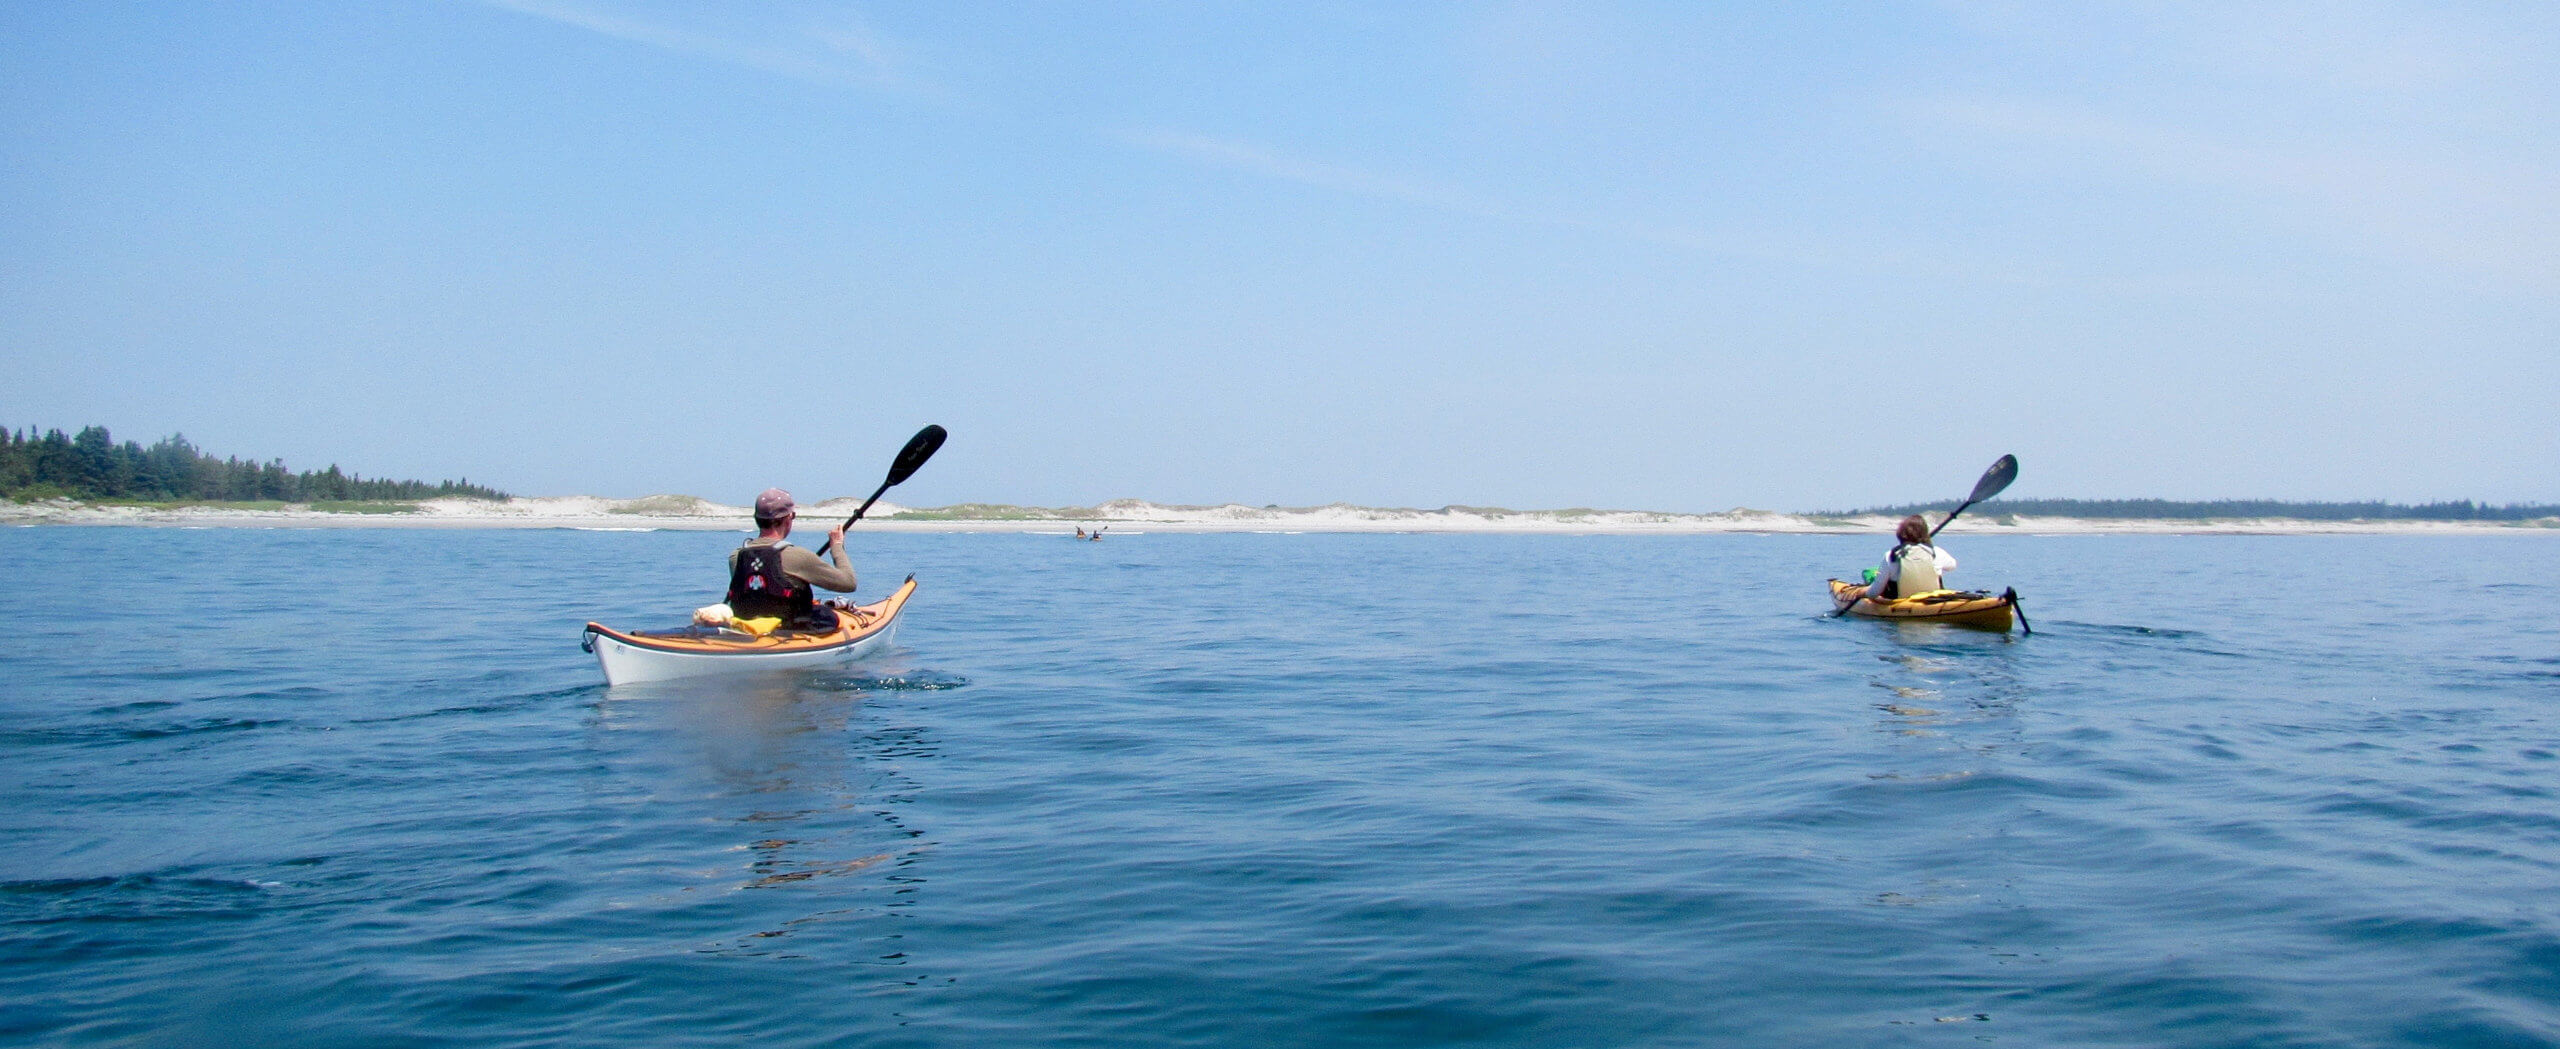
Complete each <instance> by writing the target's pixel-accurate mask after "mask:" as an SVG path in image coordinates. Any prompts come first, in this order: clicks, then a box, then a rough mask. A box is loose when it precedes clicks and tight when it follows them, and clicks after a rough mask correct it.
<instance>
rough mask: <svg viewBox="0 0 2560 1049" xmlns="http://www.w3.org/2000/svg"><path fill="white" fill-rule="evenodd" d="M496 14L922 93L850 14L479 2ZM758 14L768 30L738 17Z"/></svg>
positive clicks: (530, 0)
mask: <svg viewBox="0 0 2560 1049" xmlns="http://www.w3.org/2000/svg"><path fill="white" fill-rule="evenodd" d="M479 2H481V3H484V4H487V5H489V6H491V7H496V8H500V9H503V10H507V11H513V12H515V13H517V14H522V15H529V16H531V17H534V18H540V19H544V20H547V21H551V22H557V23H560V24H562V25H567V26H573V27H576V28H578V29H583V30H587V31H588V32H592V33H600V34H602V35H605V36H609V37H613V38H615V39H618V40H628V41H630V42H632V43H636V44H644V45H647V46H649V47H654V48H658V49H660V50H664V51H668V52H672V53H675V54H680V55H687V56H691V57H694V58H701V59H707V60H710V61H714V62H720V63H724V64H728V65H733V66H739V67H742V68H747V69H754V70H758V71H761V72H765V73H771V74H774V75H776V76H781V77H788V78H790V79H793V80H799V81H804V82H807V83H813V84H823V85H827V86H831V87H864V88H893V89H908V90H912V89H917V88H920V87H921V86H922V85H921V84H919V83H918V82H917V81H916V79H915V78H914V76H913V75H912V73H911V72H909V70H908V69H907V63H906V62H905V61H904V60H903V59H902V56H900V55H899V53H898V52H897V50H896V49H895V48H893V47H891V46H890V45H889V44H888V43H887V42H886V41H884V40H882V39H881V38H880V37H879V35H878V34H876V33H874V32H873V31H872V30H871V29H870V27H868V26H866V25H864V24H862V23H861V22H860V21H858V20H856V19H855V18H854V17H853V16H852V15H851V14H849V13H846V12H842V11H830V12H828V14H827V15H826V16H825V19H824V21H818V20H815V19H810V20H805V21H803V22H801V23H799V24H795V25H787V26H779V25H772V24H769V23H770V21H771V19H770V14H771V11H770V9H758V8H745V7H731V6H729V5H709V6H706V7H704V8H698V9H677V10H678V11H684V12H698V11H712V12H718V13H721V14H722V15H723V21H721V22H720V23H719V24H716V25H704V24H702V23H703V21H704V19H703V18H702V17H701V16H700V15H699V14H691V15H690V16H689V17H688V16H686V15H680V14H677V13H673V12H664V11H662V12H656V13H646V12H643V11H641V10H639V9H638V8H637V7H635V6H634V5H630V4H614V3H605V2H597V0H479ZM750 10H754V11H759V12H760V13H762V14H764V15H765V16H766V21H767V23H768V24H765V25H755V24H751V21H750V20H746V19H740V18H736V17H731V16H733V15H734V14H735V13H736V12H739V11H750Z"/></svg>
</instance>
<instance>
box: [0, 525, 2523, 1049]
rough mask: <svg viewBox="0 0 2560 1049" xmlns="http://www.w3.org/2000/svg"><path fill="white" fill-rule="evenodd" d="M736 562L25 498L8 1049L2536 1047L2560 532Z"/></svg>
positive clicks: (17, 558) (638, 540)
mask: <svg viewBox="0 0 2560 1049" xmlns="http://www.w3.org/2000/svg"><path fill="white" fill-rule="evenodd" d="M736 538H737V537H735V536H728V535H720V534H707V533H682V532H665V533H591V532H576V531H457V532H447V531H400V530H379V531H377V530H276V531H259V530H239V529H216V530H195V531H181V530H160V529H115V528H42V529H10V530H6V531H0V581H5V582H6V584H7V585H6V591H5V592H6V594H7V601H8V612H9V613H10V618H11V620H12V626H11V628H10V630H8V631H7V632H6V633H5V635H0V1044H8V1045H48V1046H51V1045H65V1046H88V1045H130V1046H222V1045H261V1046H487V1045H540V1046H613V1047H617V1049H627V1047H630V1046H635V1045H639V1046H691V1045H702V1046H735V1045H749V1044H752V1045H757V1046H803V1045H829V1046H836V1045H842V1046H854V1045H859V1046H971V1047H981V1046H995V1047H1002V1046H1114V1047H1120V1046H1244V1045H1251V1046H1429V1045H1469V1046H1677V1045H1750V1046H1768V1045H1779V1046H1902V1045H1911V1046H1939V1045H1955V1044H1978V1043H1983V1042H1990V1043H1997V1044H2009V1045H2028V1046H2045V1045H2143V1046H2169V1045H2175V1046H2295V1045H2299V1046H2396V1045H2408V1046H2460V1045H2483V1046H2508V1045H2516V1046H2522V1045H2553V1044H2560V793H2556V792H2560V716H2555V701H2560V627H2555V625H2554V622H2555V620H2554V617H2553V609H2552V605H2551V601H2550V598H2549V593H2548V591H2549V586H2550V582H2549V581H2550V580H2552V579H2555V578H2560V536H2553V535H2544V534H2527V535H2516V536H2473V537H2455V538H2416V537H2294V538H2277V537H2106V536H2088V537H2059V538H2057V537H1985V536H1972V537H1959V536H1958V535H1955V534H1950V536H1949V537H1948V538H1949V540H1950V542H1949V544H1948V545H1949V546H1950V548H1951V549H1953V550H1954V551H1955V552H1957V553H1958V554H1959V555H1960V556H1961V557H1962V558H1963V561H1964V568H1963V571H1962V572H1961V573H1959V574H1958V576H1957V581H1958V582H1969V583H1972V584H1975V585H1991V586H1995V587H1996V586H2001V585H2015V586H2017V587H2018V588H2019V590H2020V591H2021V592H2022V593H2023V594H2025V595H2026V599H2027V603H2026V610H2027V612H2028V614H2029V616H2030V617H2031V620H2032V622H2033V624H2034V626H2035V628H2036V632H2035V634H2034V635H2033V636H2032V637H2021V636H2017V635H2009V636H1999V635H1987V634H1981V633H1971V632H1962V631H1954V630H1949V629H1946V628H1934V627H1919V628H1906V627H1897V626H1893V625H1888V624H1879V623H1874V622H1867V621H1861V620H1833V619H1827V618H1823V617H1822V616H1821V615H1820V613H1821V612H1822V611H1823V610H1824V609H1825V608H1826V602H1825V599H1824V595H1823V592H1822V587H1821V580H1822V579H1823V578H1824V577H1825V576H1826V575H1830V574H1845V573H1850V572H1854V571H1856V570H1857V568H1858V567H1859V566H1860V565H1861V564H1862V563H1864V562H1866V561H1867V560H1869V559H1872V558H1873V557H1874V556H1875V555H1877V554H1878V553H1880V552H1881V549H1882V545H1883V544H1882V543H1880V542H1878V541H1876V540H1874V539H1853V538H1846V537H1820V536H1755V535H1737V536H1697V537H1610V536H1535V537H1488V536H1447V535H1440V536H1395V535H1388V536H1341V535H1206V536H1200V535H1178V534H1162V533H1159V534H1151V535H1125V536H1124V535H1122V534H1120V532H1119V531H1118V530H1115V531H1114V532H1113V533H1112V538H1111V539H1109V540H1107V541H1105V542H1102V543H1076V542H1071V541H1069V540H1067V539H1064V538H1058V537H1052V536H1022V535H993V534H991V535H915V534H888V533H868V534H864V533H857V534H856V536H855V543H854V547H853V549H854V552H855V554H856V566H857V568H858V569H859V570H860V571H861V572H862V575H863V578H864V580H865V586H864V592H865V593H866V594H869V593H874V592H879V593H885V592H886V590H887V589H888V586H889V584H891V583H894V582H895V581H896V580H897V579H898V578H899V577H900V576H902V575H904V574H905V573H909V572H913V573H915V574H916V575H917V576H918V577H919V578H920V579H921V581H922V583H923V587H922V589H921V590H920V591H919V593H918V596H917V597H916V599H915V601H914V602H913V603H912V604H911V605H909V606H908V610H907V619H906V621H905V623H904V626H903V629H902V632H901V634H900V639H899V640H900V644H899V647H898V649H897V650H896V651H895V652H894V653H893V654H891V655H890V656H888V657H886V658H884V659H881V660H879V661H877V662H875V663H871V664H866V665H862V666H858V667H855V668H852V669H851V670H847V671H836V672H827V673H820V674H815V675H811V676H803V677H787V678H781V679H777V680H772V681H764V682H751V683H717V682H715V683H707V684H705V683H696V684H690V685H682V686H660V687H647V688H625V689H615V690H607V689H606V688H604V687H603V685H602V683H601V681H602V679H601V676H600V675H599V674H598V672H597V670H596V667H595V665H594V663H593V661H592V659H591V657H588V656H586V655H584V654H582V653H581V652H579V650H578V645H577V641H578V626H579V624H580V623H582V622H583V621H585V620H587V619H590V618H594V619H601V620H604V621H606V622H610V623H616V624H633V625H654V624H659V623H670V622H674V621H677V620H679V619H680V618H681V616H682V614H683V613H684V612H685V611H686V610H688V609H690V608H691V607H693V606H694V605H697V604H701V603H704V602H706V601H708V600H710V599H712V598H713V597H714V596H716V595H715V594H714V593H713V591H714V590H715V589H716V588H717V586H718V584H719V582H720V579H719V568H718V566H719V561H720V557H721V555H722V553H723V552H724V550H725V549H726V548H727V547H728V546H729V545H730V544H731V543H733V542H734V541H735V539H736ZM2124 578H2140V579H2146V580H2149V581H2150V582H2149V585H2147V586H2146V587H2145V589H2144V590H2143V591H2142V592H2140V593H2138V594H2131V595H2127V594H2122V593H2108V592H2101V591H2100V590H2099V589H2097V588H2096V583H2095V582H2094V581H2096V580H2100V579H2110V580H2113V579H2124ZM2323 578H2343V579H2348V580H2353V581H2354V582H2355V587H2354V589H2353V590H2352V591H2351V592H2346V593H2339V594H2323V593H2321V592H2320V589H2319V588H2318V587H2316V586H2314V585H2313V584H2314V582H2315V581H2316V580H2319V579H2323ZM2083 587H2085V588H2088V589H2075V588H2083Z"/></svg>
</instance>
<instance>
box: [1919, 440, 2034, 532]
mask: <svg viewBox="0 0 2560 1049" xmlns="http://www.w3.org/2000/svg"><path fill="white" fill-rule="evenodd" d="M2017 479H2018V457H2017V456H2014V455H2004V456H2001V457H2000V461H1999V462H1996V463H1993V464H1991V468H1990V469H1988V470H1984V471H1982V479H1981V480H1979V481H1975V482H1974V483H1973V494H1972V495H1968V496H1966V497H1965V498H1964V502H1962V503H1959V504H1957V506H1956V508H1955V510H1953V511H1952V512H1950V513H1948V514H1947V520H1946V521H1940V522H1938V527H1937V528H1932V529H1930V530H1929V538H1931V539H1935V538H1937V537H1938V529H1940V528H1945V527H1946V526H1947V523H1948V522H1949V521H1953V520H1955V519H1956V514H1960V513H1963V512H1964V511H1965V507H1968V506H1972V505H1973V504H1975V503H1978V502H1981V501H1983V500H1985V499H1989V498H1991V497H1992V496H1995V495H1998V494H2000V491H2001V490H2002V489H2004V488H2007V487H2009V482H2011V481H2015V480H2017Z"/></svg>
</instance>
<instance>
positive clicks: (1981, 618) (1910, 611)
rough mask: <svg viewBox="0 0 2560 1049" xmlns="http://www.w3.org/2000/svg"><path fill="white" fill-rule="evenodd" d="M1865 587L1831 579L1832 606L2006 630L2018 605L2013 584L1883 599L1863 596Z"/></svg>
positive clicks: (1860, 612)
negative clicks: (1998, 588)
mask: <svg viewBox="0 0 2560 1049" xmlns="http://www.w3.org/2000/svg"><path fill="white" fill-rule="evenodd" d="M1866 589H1867V588H1866V587H1865V586H1864V585H1863V584H1859V583H1849V582H1843V581H1841V580H1838V579H1834V580H1832V581H1831V607H1832V609H1833V610H1834V611H1838V610H1840V609H1842V608H1846V609H1847V610H1848V612H1849V614H1850V615H1853V616H1866V617H1868V618H1870V619H1893V620H1900V621H1903V622H1910V623H1945V624H1948V625H1950V626H1966V627H1977V628H1980V629H1983V630H2007V629H2009V619H2010V616H2011V613H2012V611H2013V610H2015V609H2016V608H2017V607H2018V591H2017V589H2016V588H2014V587H2013V588H2011V589H2008V590H2005V591H2002V592H2000V593H1997V594H1993V593H1985V592H1983V591H1980V590H1929V591H1924V592H1922V593H1917V594H1913V595H1911V596H1909V597H1897V598H1892V599H1889V600H1884V601H1877V600H1874V599H1872V598H1869V597H1867V596H1866Z"/></svg>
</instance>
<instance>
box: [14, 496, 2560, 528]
mask: <svg viewBox="0 0 2560 1049" xmlns="http://www.w3.org/2000/svg"><path fill="white" fill-rule="evenodd" d="M859 505H860V500H858V499H852V498H837V499H830V500H827V501H825V502H820V503H816V504H812V505H809V506H805V507H803V511H802V517H803V518H805V519H806V520H807V521H809V522H818V521H825V520H829V519H831V518H836V517H841V516H848V515H850V514H852V513H853V510H854V508H855V507H857V506H859ZM416 507H417V509H415V510H414V511H407V512H390V513H349V512H331V511H322V510H317V509H312V508H310V507H306V506H298V505H287V506H284V507H282V508H279V509H242V508H233V507H218V506H200V507H174V508H164V507H148V506H124V505H87V504H82V503H77V502H72V501H69V500H48V501H42V502H34V503H6V502H0V526H20V527H26V526H37V525H74V526H76V525H88V526H136V527H164V528H165V527H180V528H183V527H199V528H201V527H233V528H578V529H591V530H613V531H646V530H661V529H682V530H693V531H748V530H751V529H752V528H753V522H752V520H751V519H750V515H749V513H748V510H747V508H746V507H743V506H727V505H722V504H719V503H714V502H710V501H708V500H704V499H699V498H695V497H692V496H678V495H657V496H648V497H644V498H639V499H608V498H602V497H596V496H550V497H538V498H517V499H509V500H505V501H492V500H477V499H437V500H429V501H426V502H422V503H418V504H416ZM1106 525H1107V526H1109V527H1110V528H1111V529H1112V530H1113V531H1114V532H1115V533H1118V534H1123V535H1128V534H1137V533H1144V532H1150V531H1154V532H1448V533H1514V534H1530V533H1555V534H1655V535H1683V534H1703V533H1714V532H1763V533H1816V534H1818V533H1830V532H1838V533H1844V534H1868V533H1877V532H1887V531H1891V529H1892V527H1893V519H1892V518H1890V517H1886V516H1882V515H1867V516H1856V517H1831V516H1820V517H1817V516H1812V515H1806V514H1790V513H1779V512H1774V511H1766V510H1752V509H1734V510H1728V511H1725V512H1722V513H1702V514H1687V513H1664V512H1653V511H1640V510H1583V509H1573V510H1521V511H1514V510H1502V509H1492V508H1482V507H1457V506H1453V507H1444V508H1442V509H1438V510H1418V509H1397V508H1376V507H1361V506H1349V505H1344V504H1333V505H1328V506H1316V507H1254V506H1245V505H1242V504H1236V503H1229V504H1226V505H1221V506H1179V505H1166V504H1160V503H1152V502H1147V501H1144V500H1138V499H1119V500H1113V501H1111V502H1107V503H1102V504H1100V505H1097V506H1091V507H1069V508H1057V509H1052V508H1042V507H1014V506H988V505H982V504H970V505H966V506H962V507H945V508H911V507H903V506H898V505H895V504H892V503H888V502H882V503H879V504H876V505H874V506H873V507H872V508H871V512H870V513H869V514H868V515H866V516H865V518H864V521H863V526H864V527H866V528H871V529H876V530H885V531H908V532H1032V533H1040V532H1058V533H1071V532H1072V531H1073V530H1074V529H1075V528H1078V527H1083V528H1088V529H1090V528H1097V527H1102V526H1106ZM1962 527H1963V528H1964V529H1965V530H1966V531H1968V532H1972V533H1976V534H2004V533H2005V534H2019V535H2090V534H2105V533H2127V534H2153V535H2162V534H2181V535H2514V534H2519V533H2525V534H2547V535H2560V519H2553V518H2543V519H2539V520H2534V521H2526V522H2492V521H2307V520H2298V519H2289V518H2252V519H2237V518H2234V519H2211V520H2182V519H2118V518H2070V517H2025V516H2017V515H2010V514H2003V513H2000V512H1999V510H1998V508H1997V507H1996V506H1989V507H1980V508H1976V509H1975V510H1974V511H1972V512H1969V513H1967V514H1966V515H1965V518H1964V522H1963V525H1962Z"/></svg>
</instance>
